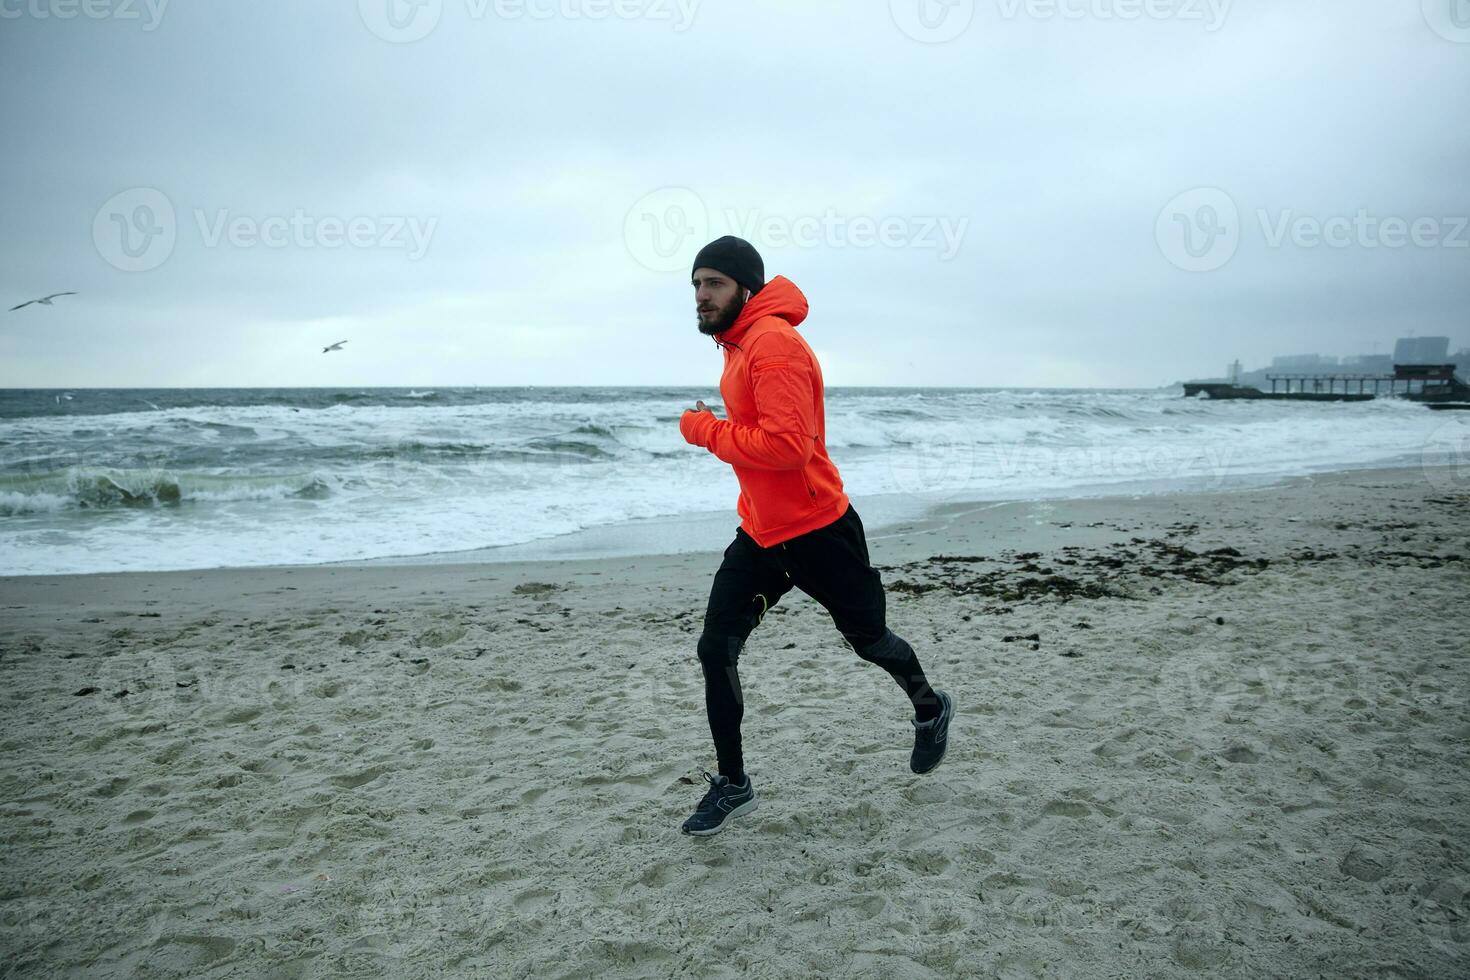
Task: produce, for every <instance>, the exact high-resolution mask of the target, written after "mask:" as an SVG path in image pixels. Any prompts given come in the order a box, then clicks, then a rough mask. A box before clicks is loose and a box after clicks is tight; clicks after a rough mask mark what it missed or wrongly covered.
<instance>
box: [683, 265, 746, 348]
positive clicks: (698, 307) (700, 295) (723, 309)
mask: <svg viewBox="0 0 1470 980" xmlns="http://www.w3.org/2000/svg"><path fill="white" fill-rule="evenodd" d="M693 282H694V311H695V314H696V315H697V316H698V317H699V332H700V333H702V334H708V335H710V336H714V335H715V334H717V333H724V332H725V331H726V330H729V329H730V328H731V327H732V326H734V325H735V318H736V317H738V316H740V311H741V309H743V308H744V307H745V295H746V294H745V290H744V289H742V288H741V287H740V286H738V285H737V284H736V283H735V280H733V279H731V278H730V277H729V276H727V275H725V274H724V273H723V272H716V271H715V270H714V269H695V270H694V280H693Z"/></svg>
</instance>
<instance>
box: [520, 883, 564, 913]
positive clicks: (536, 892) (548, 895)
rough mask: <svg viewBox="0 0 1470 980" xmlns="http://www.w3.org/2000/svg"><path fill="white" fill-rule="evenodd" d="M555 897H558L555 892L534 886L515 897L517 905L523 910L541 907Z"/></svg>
mask: <svg viewBox="0 0 1470 980" xmlns="http://www.w3.org/2000/svg"><path fill="white" fill-rule="evenodd" d="M554 897H556V893H555V892H551V891H547V890H546V889H545V888H532V889H531V890H530V891H524V892H521V893H520V894H519V895H517V896H516V897H515V907H516V908H518V909H520V910H521V911H523V912H526V911H530V910H531V909H539V908H540V907H541V906H543V905H545V904H546V903H547V902H549V901H551V899H552V898H554Z"/></svg>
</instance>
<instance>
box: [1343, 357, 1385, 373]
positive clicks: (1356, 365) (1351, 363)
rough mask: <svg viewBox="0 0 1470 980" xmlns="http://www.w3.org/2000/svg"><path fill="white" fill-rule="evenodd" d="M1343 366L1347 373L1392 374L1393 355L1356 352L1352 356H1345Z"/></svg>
mask: <svg viewBox="0 0 1470 980" xmlns="http://www.w3.org/2000/svg"><path fill="white" fill-rule="evenodd" d="M1341 367H1342V370H1343V372H1344V373H1347V374H1392V373H1393V355H1391V354H1356V355H1354V356H1352V357H1344V358H1343V359H1342V364H1341Z"/></svg>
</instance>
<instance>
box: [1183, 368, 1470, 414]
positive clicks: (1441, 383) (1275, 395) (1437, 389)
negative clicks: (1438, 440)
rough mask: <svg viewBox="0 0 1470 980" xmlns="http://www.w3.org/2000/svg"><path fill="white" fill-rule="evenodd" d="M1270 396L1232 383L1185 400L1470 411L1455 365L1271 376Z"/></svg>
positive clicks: (1190, 389) (1203, 388)
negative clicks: (1395, 401)
mask: <svg viewBox="0 0 1470 980" xmlns="http://www.w3.org/2000/svg"><path fill="white" fill-rule="evenodd" d="M1266 380H1267V381H1269V382H1271V390H1270V391H1262V390H1261V389H1260V388H1256V387H1252V386H1250V385H1239V384H1232V383H1228V382H1189V383H1186V384H1185V385H1184V395H1185V397H1186V398H1196V397H1205V398H1222V399H1263V398H1264V399H1275V400H1277V401H1324V402H1325V401H1331V402H1361V401H1371V400H1372V399H1374V398H1382V397H1388V398H1406V399H1408V400H1410V401H1416V402H1424V403H1427V404H1430V405H1431V406H1432V407H1446V408H1448V407H1461V404H1462V403H1464V405H1465V407H1470V385H1467V384H1466V383H1465V382H1464V381H1462V380H1461V379H1460V378H1459V376H1458V375H1456V374H1455V365H1453V364H1395V365H1394V366H1393V374H1316V373H1308V372H1296V373H1284V374H1268V375H1266Z"/></svg>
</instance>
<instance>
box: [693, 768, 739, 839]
mask: <svg viewBox="0 0 1470 980" xmlns="http://www.w3.org/2000/svg"><path fill="white" fill-rule="evenodd" d="M700 772H701V773H704V778H705V779H706V780H707V781H708V782H709V791H708V792H707V793H705V794H704V799H702V800H700V801H699V806H698V807H697V808H696V809H695V811H694V814H693V815H692V816H691V817H690V818H689V819H688V820H685V821H684V827H683V830H684V833H686V834H694V835H695V836H696V837H709V836H710V835H712V834H718V833H719V832H720V831H722V830H724V829H725V824H727V823H729V821H730V818H731V817H738V816H740V814H742V813H749V812H750V811H751V810H754V809H755V785H754V784H753V783H752V782H751V781H750V773H746V774H745V785H744V786H732V785H731V784H730V780H729V779H727V778H726V777H724V776H718V775H713V776H712V775H710V774H709V773H708V772H705V771H704V770H703V769H701V770H700Z"/></svg>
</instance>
